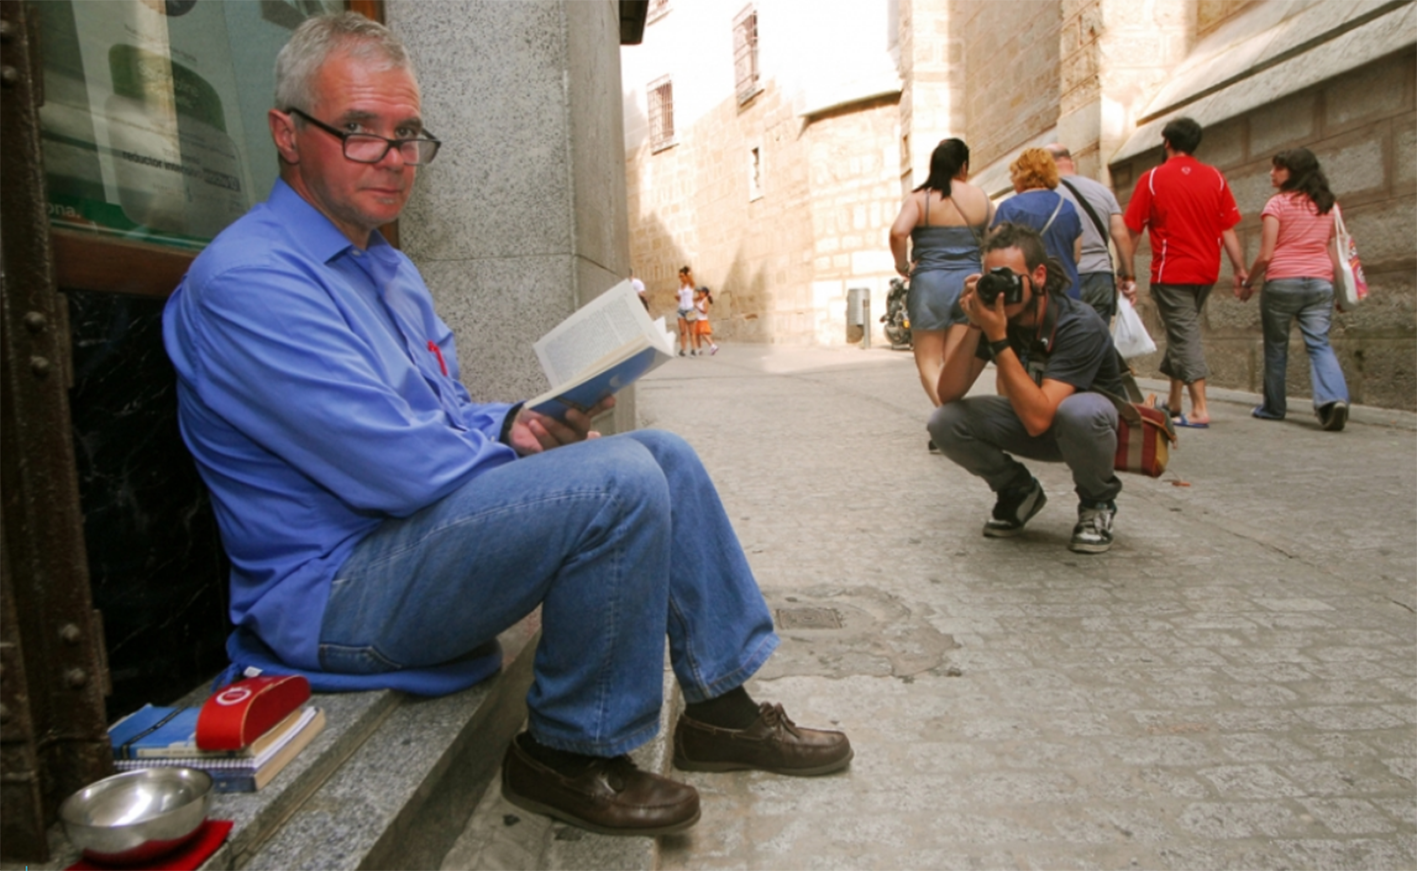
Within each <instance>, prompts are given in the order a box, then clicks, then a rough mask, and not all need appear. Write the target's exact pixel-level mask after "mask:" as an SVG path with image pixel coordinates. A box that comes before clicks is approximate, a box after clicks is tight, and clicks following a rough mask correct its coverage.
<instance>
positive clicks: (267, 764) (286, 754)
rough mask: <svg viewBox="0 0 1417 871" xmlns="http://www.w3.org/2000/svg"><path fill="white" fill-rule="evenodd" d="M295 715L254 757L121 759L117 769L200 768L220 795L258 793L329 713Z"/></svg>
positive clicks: (316, 710)
mask: <svg viewBox="0 0 1417 871" xmlns="http://www.w3.org/2000/svg"><path fill="white" fill-rule="evenodd" d="M291 716H292V717H293V718H294V719H293V720H292V721H290V722H291V725H290V726H289V727H286V728H281V727H284V726H285V723H284V722H283V723H282V724H281V726H278V727H277V728H275V729H272V730H271V732H270V733H268V734H275V733H278V734H275V737H274V738H273V740H271V741H270V742H269V743H268V744H266V745H265V746H264V747H263V748H262V749H261V750H259V751H258V752H256V753H255V754H254V755H238V754H232V753H220V752H219V753H212V752H203V753H201V754H200V755H197V756H143V757H139V758H130V759H119V760H118V761H116V762H115V763H114V767H115V768H117V769H118V770H119V771H132V770H134V769H137V768H161V767H182V768H200V769H201V770H203V771H205V772H207V773H208V774H210V775H211V776H212V780H213V781H214V782H215V787H216V791H217V792H255V791H256V790H258V789H260V788H262V787H263V786H265V785H266V784H268V783H270V782H271V780H272V779H273V778H274V777H275V776H276V775H277V774H279V773H280V772H281V771H282V770H283V769H284V768H285V767H286V766H287V765H289V764H290V763H291V761H292V760H293V759H295V757H296V756H298V755H299V754H300V751H301V750H304V749H305V748H306V747H308V746H309V745H310V742H311V741H313V740H315V736H316V735H319V734H320V732H321V731H322V730H323V729H324V728H325V712H324V711H323V710H321V709H320V708H302V709H300V710H299V711H297V712H295V713H294V714H292V715H291ZM262 737H263V738H264V737H265V736H262ZM115 746H116V745H115ZM252 747H253V748H254V747H255V745H254V744H253V745H252Z"/></svg>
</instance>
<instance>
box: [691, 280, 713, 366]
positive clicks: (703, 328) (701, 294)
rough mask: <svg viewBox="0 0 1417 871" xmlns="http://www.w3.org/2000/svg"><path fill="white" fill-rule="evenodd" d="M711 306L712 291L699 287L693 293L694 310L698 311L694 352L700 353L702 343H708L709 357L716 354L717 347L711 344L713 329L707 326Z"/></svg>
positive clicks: (695, 323) (702, 347) (702, 346)
mask: <svg viewBox="0 0 1417 871" xmlns="http://www.w3.org/2000/svg"><path fill="white" fill-rule="evenodd" d="M712 305H713V291H711V290H709V289H708V288H707V287H701V288H699V289H698V290H697V291H695V292H694V308H695V309H696V310H697V311H698V315H699V317H698V320H696V321H694V350H695V351H699V352H702V351H703V349H704V345H703V343H704V342H708V346H709V355H710V356H712V355H714V354H717V353H718V346H717V345H715V344H714V343H713V327H712V326H710V325H709V316H708V313H709V307H710V306H712Z"/></svg>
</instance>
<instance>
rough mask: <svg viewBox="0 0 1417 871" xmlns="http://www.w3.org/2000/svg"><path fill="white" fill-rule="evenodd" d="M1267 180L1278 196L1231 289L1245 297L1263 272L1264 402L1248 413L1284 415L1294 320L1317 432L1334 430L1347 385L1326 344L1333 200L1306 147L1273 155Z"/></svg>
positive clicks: (1344, 415)
mask: <svg viewBox="0 0 1417 871" xmlns="http://www.w3.org/2000/svg"><path fill="white" fill-rule="evenodd" d="M1269 180H1270V184H1272V185H1273V186H1274V187H1275V188H1276V189H1278V191H1279V193H1277V194H1275V195H1274V196H1273V197H1271V198H1270V200H1269V202H1268V203H1267V204H1266V205H1265V207H1264V211H1263V212H1262V213H1261V214H1260V218H1261V221H1262V224H1261V226H1262V234H1261V236H1260V253H1259V255H1258V256H1257V257H1256V258H1255V264H1254V266H1251V267H1250V275H1249V278H1248V279H1247V280H1246V281H1245V282H1244V283H1243V284H1241V285H1240V287H1238V288H1236V291H1235V295H1236V296H1237V297H1238V298H1239V299H1240V300H1241V301H1242V302H1243V301H1245V300H1248V299H1249V298H1250V296H1251V295H1253V294H1254V284H1255V282H1256V281H1257V280H1258V277H1259V276H1261V275H1263V276H1264V291H1263V292H1262V293H1261V294H1260V319H1261V323H1262V324H1263V327H1264V403H1263V404H1261V405H1259V406H1257V407H1256V408H1255V410H1254V411H1253V412H1252V414H1253V415H1254V416H1255V417H1257V418H1260V419H1261V420H1283V419H1284V414H1285V395H1284V375H1285V369H1286V368H1287V366H1288V362H1289V327H1290V324H1291V323H1292V322H1293V321H1294V320H1296V319H1297V320H1298V321H1299V332H1300V333H1301V334H1302V335H1303V337H1304V347H1305V348H1306V349H1307V350H1308V352H1309V372H1310V380H1311V381H1312V382H1313V392H1314V411H1315V413H1316V414H1317V415H1318V418H1319V424H1320V425H1321V426H1322V427H1323V428H1324V429H1326V430H1332V431H1335V432H1337V431H1338V430H1341V429H1343V425H1344V423H1346V422H1347V420H1348V385H1347V383H1346V382H1345V381H1344V380H1343V369H1342V368H1341V367H1340V366H1339V364H1338V357H1337V356H1336V355H1335V354H1334V353H1333V346H1332V345H1330V344H1329V341H1328V332H1329V325H1330V322H1331V320H1332V317H1333V276H1334V270H1335V269H1337V268H1338V266H1337V264H1336V263H1335V262H1334V260H1333V255H1332V254H1331V250H1332V248H1331V245H1330V242H1331V240H1332V239H1333V209H1334V208H1335V205H1336V204H1335V202H1334V198H1333V193H1332V192H1331V191H1330V190H1329V188H1328V179H1327V178H1326V177H1325V176H1324V173H1323V170H1322V169H1320V168H1319V161H1318V159H1317V158H1316V157H1314V155H1313V153H1312V152H1311V151H1309V150H1308V149H1307V148H1291V149H1289V150H1288V151H1281V152H1280V153H1278V154H1276V155H1275V156H1274V159H1273V160H1272V161H1271V167H1270V170H1269Z"/></svg>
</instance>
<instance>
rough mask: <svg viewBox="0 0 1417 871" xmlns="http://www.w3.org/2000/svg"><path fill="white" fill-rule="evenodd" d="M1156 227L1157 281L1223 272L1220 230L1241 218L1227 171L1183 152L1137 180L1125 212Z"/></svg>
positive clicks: (1136, 227) (1138, 225)
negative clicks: (1224, 172)
mask: <svg viewBox="0 0 1417 871" xmlns="http://www.w3.org/2000/svg"><path fill="white" fill-rule="evenodd" d="M1123 219H1124V220H1125V221H1126V222H1127V227H1128V228H1129V229H1131V230H1132V232H1134V233H1140V232H1141V230H1142V228H1143V227H1150V236H1151V282H1152V283H1153V284H1214V283H1215V280H1216V279H1217V278H1219V277H1220V247H1221V242H1220V234H1221V233H1224V232H1225V231H1226V230H1228V229H1230V228H1231V227H1233V226H1235V225H1236V224H1238V223H1240V210H1239V209H1238V208H1237V207H1236V206H1235V197H1234V196H1232V195H1231V193H1230V185H1228V184H1226V182H1225V176H1223V175H1221V174H1220V170H1218V169H1216V168H1215V167H1213V166H1207V165H1206V164H1204V163H1201V162H1200V161H1199V160H1196V159H1195V158H1194V157H1191V156H1190V155H1189V154H1178V155H1176V156H1175V157H1172V158H1171V159H1169V160H1167V161H1166V162H1165V163H1163V164H1161V165H1160V166H1158V167H1156V168H1155V169H1151V170H1148V171H1147V172H1145V173H1143V174H1142V177H1141V178H1140V179H1138V180H1137V188H1136V190H1135V191H1133V192H1132V199H1131V202H1129V203H1127V212H1126V215H1125V216H1124V218H1123Z"/></svg>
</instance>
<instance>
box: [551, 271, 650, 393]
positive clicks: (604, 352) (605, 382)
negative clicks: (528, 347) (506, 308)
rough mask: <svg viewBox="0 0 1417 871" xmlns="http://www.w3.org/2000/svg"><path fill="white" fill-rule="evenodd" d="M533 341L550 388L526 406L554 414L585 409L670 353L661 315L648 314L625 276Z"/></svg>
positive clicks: (617, 390) (632, 379)
mask: <svg viewBox="0 0 1417 871" xmlns="http://www.w3.org/2000/svg"><path fill="white" fill-rule="evenodd" d="M532 347H533V349H534V350H535V351H536V358H537V360H539V361H540V362H541V369H542V371H543V372H545V373H546V380H547V381H549V382H551V389H550V390H548V391H546V392H545V393H543V394H541V395H540V396H538V397H536V398H535V399H532V400H531V401H529V402H528V403H527V407H528V408H530V409H531V410H532V411H536V412H539V413H541V414H545V415H548V416H550V417H555V418H563V417H565V415H566V411H567V410H568V409H572V408H574V409H576V410H577V411H585V410H586V409H588V408H590V407H591V406H593V405H595V404H596V403H597V402H599V401H601V400H602V399H604V398H605V397H607V396H611V395H613V394H615V393H617V392H619V391H620V390H621V389H622V388H624V387H627V386H629V385H630V384H633V383H634V382H635V381H636V380H637V379H638V378H640V376H642V375H644V374H645V373H646V372H649V371H650V370H651V369H654V368H655V367H657V366H660V365H663V364H664V363H667V362H669V361H670V360H672V359H673V358H674V339H673V337H672V336H671V335H670V334H669V332H668V331H667V330H666V329H665V325H664V319H663V318H659V319H658V320H654V321H651V320H650V319H649V315H648V314H646V313H645V308H644V305H643V303H641V302H640V295H639V293H638V292H636V291H635V289H634V288H633V287H632V286H631V285H630V282H628V281H622V282H620V283H619V284H617V285H615V286H614V287H612V288H610V289H609V290H607V291H605V292H604V293H602V294H601V295H600V296H598V297H596V298H595V299H593V300H591V301H590V303H588V304H587V305H585V306H583V307H582V308H580V309H578V310H577V311H576V313H575V314H573V315H571V316H570V317H568V318H566V319H565V320H564V321H562V322H561V323H560V324H559V325H557V327H556V328H555V329H553V330H551V332H549V333H547V334H546V335H545V336H542V337H541V339H540V340H539V341H537V342H536V343H535V344H534V345H533V346H532Z"/></svg>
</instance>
